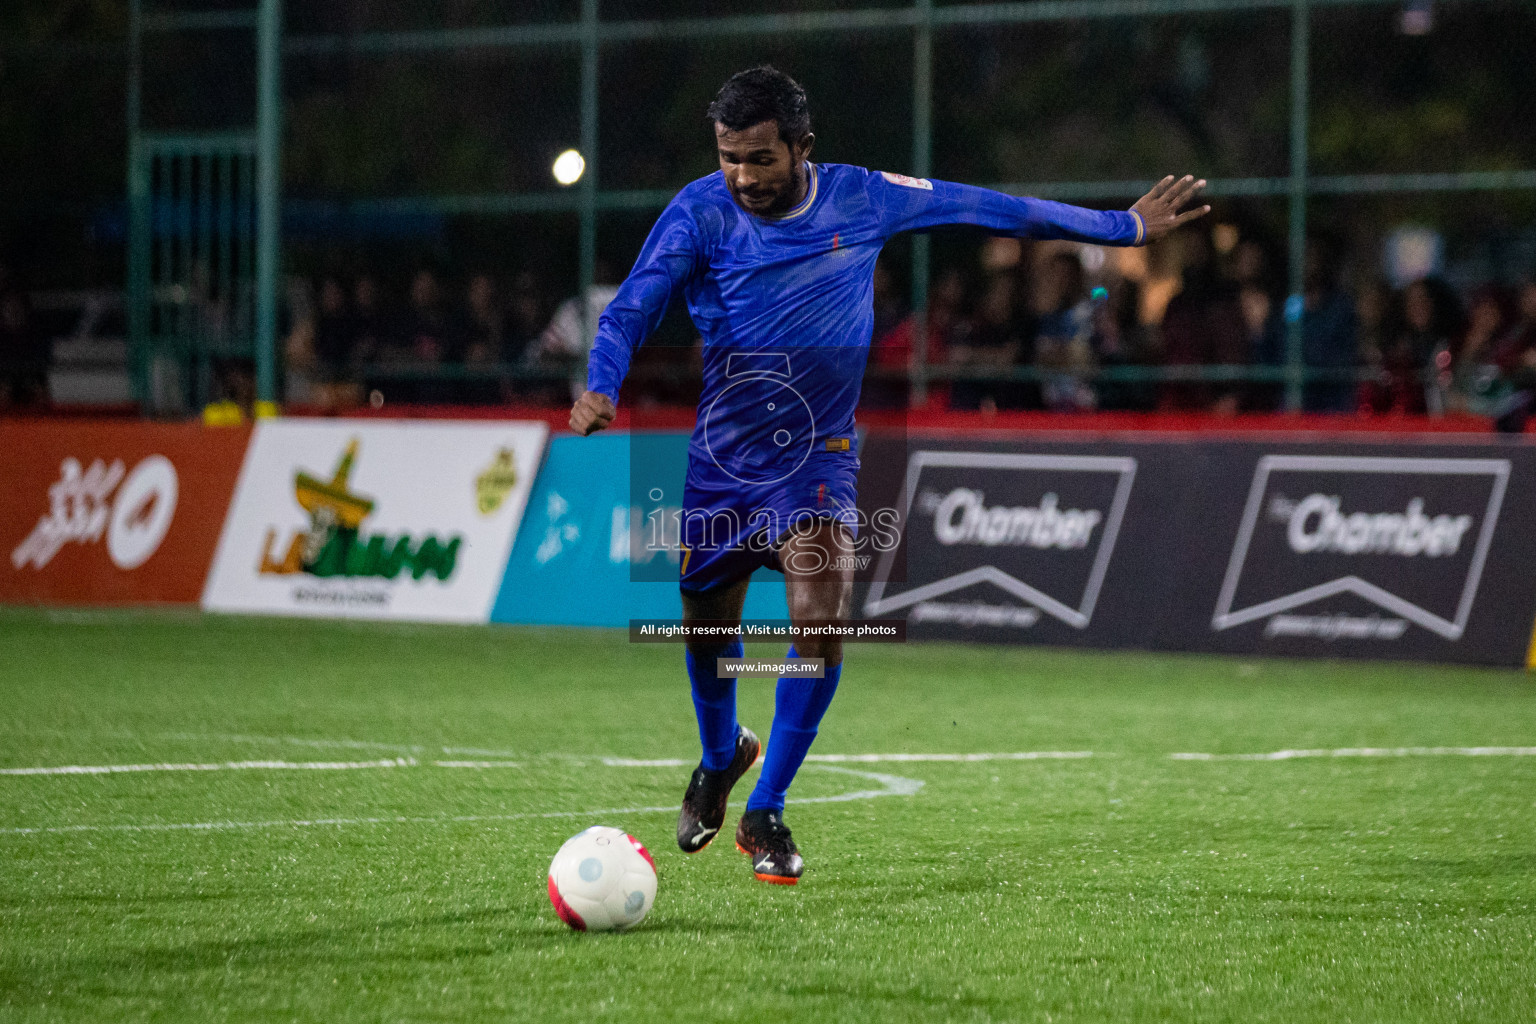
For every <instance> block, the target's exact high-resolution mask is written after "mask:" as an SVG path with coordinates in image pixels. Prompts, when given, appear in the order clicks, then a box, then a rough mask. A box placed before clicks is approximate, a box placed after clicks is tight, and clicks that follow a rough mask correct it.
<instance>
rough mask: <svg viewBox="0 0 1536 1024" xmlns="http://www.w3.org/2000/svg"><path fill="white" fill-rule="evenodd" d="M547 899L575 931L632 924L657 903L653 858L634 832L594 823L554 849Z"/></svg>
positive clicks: (621, 927)
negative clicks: (631, 833) (629, 832)
mask: <svg viewBox="0 0 1536 1024" xmlns="http://www.w3.org/2000/svg"><path fill="white" fill-rule="evenodd" d="M549 902H551V903H553V904H554V905H555V913H557V914H559V915H560V920H562V921H564V922H565V923H566V924H568V925H570V926H571V927H572V928H575V929H576V930H577V931H583V932H606V931H622V930H624V929H625V928H632V927H634V926H635V925H637V924H639V923H640V921H641V920H642V919H643V918H644V917H645V915H646V914H647V913H649V912H650V909H651V906H652V905H653V904H654V903H655V902H656V862H655V861H653V860H651V854H650V851H649V850H647V849H646V848H645V847H644V846H642V845H640V840H638V839H636V838H635V837H634V836H632V835H629V834H627V833H626V832H624V831H623V830H622V829H616V828H607V827H605V826H603V825H594V826H592V827H591V828H589V829H587V830H586V831H585V832H578V833H577V834H576V835H574V836H572V837H571V838H569V839H567V840H566V841H565V845H564V846H562V847H560V852H558V853H556V854H555V859H554V861H553V862H551V863H550V865H549Z"/></svg>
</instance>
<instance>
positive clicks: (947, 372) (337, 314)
mask: <svg viewBox="0 0 1536 1024" xmlns="http://www.w3.org/2000/svg"><path fill="white" fill-rule="evenodd" d="M1283 262H1284V261H1283V253H1282V252H1280V251H1279V250H1278V249H1277V248H1276V247H1273V246H1268V245H1266V244H1264V243H1263V242H1262V241H1260V240H1258V239H1256V238H1245V237H1242V236H1241V235H1240V234H1239V233H1238V231H1237V229H1236V228H1234V227H1232V226H1230V225H1221V224H1218V225H1215V226H1213V227H1212V228H1210V229H1208V230H1186V231H1183V232H1179V233H1178V234H1176V235H1175V236H1173V237H1172V238H1170V239H1168V240H1165V241H1164V242H1162V243H1159V244H1158V245H1155V246H1152V247H1149V248H1144V249H1105V248H1098V247H1093V246H1081V245H1077V244H1074V243H1068V242H1046V243H1032V244H1024V243H1020V242H1019V241H1017V240H1014V239H1009V238H991V239H987V240H985V241H984V242H983V243H982V244H981V245H980V246H979V248H978V250H977V255H976V257H975V258H974V259H960V260H951V261H950V262H949V263H948V264H942V263H941V264H940V266H939V267H938V268H937V269H936V271H935V274H934V277H933V281H932V285H931V287H930V289H929V292H928V308H927V318H926V323H925V330H924V332H923V333H924V339H923V345H922V351H923V352H924V353H925V357H924V358H925V360H926V364H927V365H926V371H927V372H926V376H927V378H928V381H929V383H928V387H927V389H926V396H927V397H926V401H927V402H928V404H929V407H930V408H939V409H954V410H972V411H978V412H981V413H983V414H987V413H990V412H994V411H998V410H1012V409H1022V410H1029V409H1038V410H1052V411H1086V410H1093V409H1103V410H1137V411H1167V410H1177V411H1198V412H1206V413H1214V414H1217V415H1230V414H1236V413H1241V412H1265V411H1272V410H1278V409H1280V408H1282V407H1283V406H1284V399H1285V367H1286V366H1287V363H1288V361H1289V355H1290V352H1291V346H1292V344H1293V343H1295V342H1296V341H1298V340H1299V346H1300V354H1301V357H1302V360H1303V362H1304V364H1305V366H1306V367H1307V368H1308V370H1309V371H1314V373H1313V375H1312V376H1311V377H1309V379H1308V381H1307V383H1306V384H1305V386H1304V388H1303V391H1302V400H1303V407H1304V408H1305V409H1306V410H1307V411H1311V412H1331V413H1354V414H1391V413H1401V414H1409V415H1413V414H1428V415H1444V414H1470V415H1474V416H1480V417H1485V418H1487V419H1489V420H1491V421H1493V422H1494V423H1495V424H1497V425H1498V426H1499V427H1500V428H1501V429H1506V430H1519V429H1523V427H1524V424H1525V421H1526V418H1527V416H1528V414H1529V412H1530V411H1531V407H1532V405H1533V396H1536V276H1533V277H1531V278H1528V279H1527V280H1526V281H1525V282H1524V283H1523V284H1522V285H1520V286H1518V287H1513V288H1506V287H1500V286H1495V285H1484V286H1481V287H1477V288H1475V289H1472V290H1470V291H1459V290H1458V289H1456V288H1454V287H1452V286H1451V285H1450V284H1448V283H1447V282H1446V281H1445V280H1444V279H1443V278H1441V277H1437V276H1428V277H1422V278H1419V279H1416V280H1412V281H1409V282H1408V283H1406V284H1404V285H1403V286H1402V287H1398V288H1394V287H1392V286H1391V285H1390V284H1389V283H1388V282H1386V281H1385V280H1383V279H1380V278H1378V277H1376V276H1374V274H1373V273H1372V272H1371V271H1372V270H1373V268H1374V266H1375V262H1374V261H1361V260H1359V259H1356V260H1355V261H1354V262H1353V263H1352V264H1351V265H1349V266H1348V267H1347V268H1346V267H1345V265H1344V263H1343V261H1342V260H1341V259H1340V254H1339V253H1338V252H1337V251H1336V250H1334V249H1333V248H1331V247H1330V246H1329V245H1327V244H1325V243H1323V242H1321V241H1317V242H1314V243H1312V244H1309V245H1308V247H1307V250H1306V259H1305V272H1304V275H1303V277H1304V282H1305V287H1304V290H1303V295H1302V297H1301V301H1300V302H1299V303H1296V302H1294V301H1293V302H1292V303H1289V304H1288V303H1287V301H1286V298H1285V288H1284V278H1285V275H1284V266H1283ZM598 280H599V281H600V282H601V283H599V284H597V285H594V286H593V287H592V288H591V289H590V290H589V292H588V293H587V294H586V295H585V296H579V297H578V296H571V295H562V294H561V293H560V291H558V290H556V286H555V285H553V284H552V282H551V280H549V279H544V278H541V277H540V276H539V275H538V274H537V273H536V272H534V271H532V270H524V271H520V272H518V273H516V274H513V275H511V276H509V277H507V278H505V279H499V278H498V277H497V276H496V275H494V274H492V273H489V272H474V273H470V274H468V275H466V276H465V277H463V278H460V279H457V280H445V279H443V278H441V277H440V276H439V275H438V273H436V272H434V271H432V270H419V271H417V272H416V273H414V274H413V275H411V276H410V277H409V278H402V279H397V280H392V281H391V280H386V279H383V278H381V277H379V276H376V275H374V274H372V273H362V274H359V275H356V276H350V277H344V276H340V275H325V276H322V277H320V278H318V279H315V280H309V281H295V282H293V283H291V285H290V288H289V294H288V316H287V318H286V321H285V322H286V323H287V324H289V325H290V326H289V330H288V333H287V337H286V339H285V343H284V364H285V367H286V371H287V376H286V380H285V385H286V386H285V399H286V400H287V401H288V402H290V403H293V404H297V405H301V406H308V407H311V408H320V409H324V410H331V411H346V410H347V409H351V408H356V407H358V406H360V405H363V404H373V405H378V404H381V403H382V402H384V401H386V400H387V401H388V402H389V403H390V404H391V405H394V404H400V403H427V404H507V403H516V404H545V405H564V404H567V403H568V402H569V401H570V400H571V398H572V396H573V393H579V392H580V390H581V389H582V386H583V384H584V380H585V365H586V355H587V352H588V350H589V349H590V346H591V330H592V328H593V326H594V325H595V324H596V322H597V318H598V315H599V314H600V312H601V311H602V309H603V307H604V306H605V305H606V304H607V303H608V302H609V301H610V300H611V299H612V298H613V295H614V293H615V291H616V286H615V284H614V283H613V282H614V280H615V276H614V275H613V274H612V273H611V271H610V270H609V269H608V268H607V267H602V268H600V271H599V276H598ZM908 298H909V289H908V288H907V287H906V286H905V284H904V283H902V282H900V281H899V280H898V277H897V274H896V272H895V270H893V267H892V266H891V265H888V264H887V263H886V262H884V261H882V262H881V263H880V264H879V265H877V267H876V273H875V279H874V288H873V305H874V341H873V346H872V349H871V354H870V366H871V373H870V375H869V377H868V379H867V382H866V389H865V395H864V402H865V404H866V406H869V407H883V408H902V407H905V406H908V405H910V404H911V403H912V394H913V392H912V385H911V381H912V378H913V376H914V371H915V369H916V367H915V361H916V358H917V356H916V354H917V352H918V351H919V346H918V343H917V342H918V339H917V337H916V334H917V332H916V331H915V327H916V324H915V322H914V318H913V316H912V314H911V312H910V310H909V302H908ZM583 305H585V307H586V308H585V310H583V308H582V307H583ZM1293 322H1299V323H1298V324H1297V327H1298V329H1297V331H1296V333H1295V335H1293V334H1292V331H1291V327H1292V324H1293ZM686 329H687V328H686V326H685V327H684V330H685V331H686ZM682 340H683V342H685V343H686V340H687V338H686V337H684V338H683V339H682ZM650 349H651V346H647V350H646V351H643V352H642V355H641V358H639V359H637V361H636V372H635V374H634V376H633V377H632V380H631V385H630V388H631V395H632V400H635V401H639V402H642V403H643V402H653V403H658V404H683V405H686V404H689V402H690V401H692V400H693V399H695V398H696V397H697V380H698V369H699V356H698V352H697V351H696V350H694V349H689V348H688V347H687V345H686V344H682V345H681V346H673V347H671V348H670V349H668V348H666V347H665V346H662V347H661V351H660V352H659V353H658V352H655V351H649V350H650ZM48 352H49V342H48V339H47V338H45V337H44V336H43V332H41V331H40V330H39V329H38V327H37V325H36V320H35V318H34V317H33V315H32V313H31V308H30V304H29V301H28V296H27V294H26V292H25V291H24V290H22V289H21V288H20V287H19V286H18V285H17V284H16V282H15V280H14V278H13V276H12V275H11V274H9V273H8V272H7V271H6V270H5V269H4V268H3V267H0V411H5V410H16V409H26V408H33V407H37V406H39V405H41V404H44V403H45V402H46V399H47V370H48ZM658 356H659V358H658ZM1245 367H1246V368H1250V370H1251V368H1254V367H1258V368H1260V373H1259V374H1258V375H1257V376H1259V377H1262V378H1263V379H1254V377H1255V376H1256V375H1255V374H1253V373H1252V372H1248V373H1247V374H1246V376H1247V378H1248V379H1243V377H1244V376H1245V374H1244V371H1243V370H1242V368H1245ZM1147 368H1162V369H1161V372H1160V373H1148V372H1147ZM1211 368H1219V369H1214V370H1213V369H1211ZM690 389H691V390H690Z"/></svg>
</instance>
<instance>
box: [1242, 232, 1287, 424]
mask: <svg viewBox="0 0 1536 1024" xmlns="http://www.w3.org/2000/svg"><path fill="white" fill-rule="evenodd" d="M1270 266H1271V261H1270V256H1269V252H1268V251H1267V250H1266V249H1265V248H1264V246H1263V244H1262V243H1260V242H1258V241H1257V240H1255V239H1252V238H1248V239H1244V240H1242V241H1240V242H1239V243H1238V244H1237V247H1236V248H1235V249H1234V250H1233V252H1232V262H1231V275H1232V283H1233V285H1235V286H1236V288H1237V306H1238V310H1239V311H1240V312H1241V313H1242V317H1243V344H1244V346H1245V347H1246V350H1247V351H1248V353H1249V356H1248V358H1249V359H1250V360H1252V359H1254V358H1256V357H1257V356H1258V354H1259V353H1261V352H1263V351H1264V347H1265V332H1266V331H1268V330H1269V324H1270V319H1271V318H1272V317H1273V316H1274V313H1275V308H1276V306H1277V305H1278V304H1279V303H1278V301H1277V298H1278V295H1279V291H1280V289H1279V288H1278V287H1277V286H1276V283H1275V281H1274V277H1273V275H1272V273H1271V272H1270ZM1245 390H1246V391H1247V397H1246V398H1245V399H1244V402H1243V405H1244V406H1245V407H1247V408H1250V409H1270V408H1274V407H1276V406H1277V405H1279V404H1280V403H1279V402H1278V400H1277V399H1278V397H1279V396H1278V392H1277V391H1276V388H1275V386H1274V385H1269V384H1249V385H1247V387H1246V389H1245Z"/></svg>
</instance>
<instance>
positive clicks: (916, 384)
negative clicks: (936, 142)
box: [911, 0, 933, 406]
mask: <svg viewBox="0 0 1536 1024" xmlns="http://www.w3.org/2000/svg"><path fill="white" fill-rule="evenodd" d="M915 7H916V25H915V28H914V30H913V35H912V173H913V174H914V175H916V176H917V177H919V178H926V177H928V175H929V174H930V173H932V169H931V164H932V154H933V0H915ZM929 258H930V250H929V245H928V235H927V233H926V232H919V233H918V234H916V235H913V236H912V398H911V404H912V405H917V406H922V405H926V404H927V402H928V269H929V268H928V264H929Z"/></svg>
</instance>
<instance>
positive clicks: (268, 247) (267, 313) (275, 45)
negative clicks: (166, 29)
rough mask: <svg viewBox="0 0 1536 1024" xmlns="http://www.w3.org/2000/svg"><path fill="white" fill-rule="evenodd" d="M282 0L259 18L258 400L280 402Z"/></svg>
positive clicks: (271, 1) (265, 4) (264, 5)
mask: <svg viewBox="0 0 1536 1024" xmlns="http://www.w3.org/2000/svg"><path fill="white" fill-rule="evenodd" d="M282 32H283V2H282V0H261V6H260V8H259V9H258V11H257V16H256V339H255V340H256V401H257V402H258V403H270V402H275V401H276V400H277V291H278V285H279V281H278V267H279V261H280V258H281V246H282V238H281V228H282V217H281V203H282V102H283V97H282V90H283V83H282V49H281V48H282Z"/></svg>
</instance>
